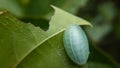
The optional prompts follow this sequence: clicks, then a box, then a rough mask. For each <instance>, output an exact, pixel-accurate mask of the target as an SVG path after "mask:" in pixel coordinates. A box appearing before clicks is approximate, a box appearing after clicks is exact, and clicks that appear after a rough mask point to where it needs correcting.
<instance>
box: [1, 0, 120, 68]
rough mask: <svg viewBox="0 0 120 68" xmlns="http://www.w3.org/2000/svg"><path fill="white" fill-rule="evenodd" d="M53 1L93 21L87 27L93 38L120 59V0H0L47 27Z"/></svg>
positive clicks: (24, 18)
mask: <svg viewBox="0 0 120 68" xmlns="http://www.w3.org/2000/svg"><path fill="white" fill-rule="evenodd" d="M51 4H52V5H55V6H57V7H59V8H61V9H63V10H65V11H67V12H69V13H72V14H74V15H76V16H78V17H80V18H84V19H86V20H88V21H89V22H91V23H92V25H93V28H89V27H84V29H85V31H86V33H87V35H88V37H89V39H90V41H92V43H93V45H95V46H97V47H99V48H100V49H102V50H103V51H104V52H106V53H108V54H109V55H111V56H112V57H113V58H114V59H115V60H116V61H117V62H118V63H120V0H44V1H42V0H0V11H2V10H7V11H8V12H10V13H12V14H13V15H14V16H15V17H17V18H18V19H19V20H21V21H24V22H26V23H32V24H33V25H35V26H37V27H40V28H42V29H43V30H47V29H48V28H49V20H50V18H51V15H52V14H53V12H52V8H50V5H51ZM91 65H92V64H91ZM96 68H97V67H96Z"/></svg>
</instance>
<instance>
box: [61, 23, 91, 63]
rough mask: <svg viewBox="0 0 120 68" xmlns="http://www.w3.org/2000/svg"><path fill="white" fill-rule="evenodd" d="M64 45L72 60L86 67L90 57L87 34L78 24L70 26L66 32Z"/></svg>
mask: <svg viewBox="0 0 120 68" xmlns="http://www.w3.org/2000/svg"><path fill="white" fill-rule="evenodd" d="M63 43H64V47H65V50H66V53H67V54H68V56H69V57H70V59H71V60H72V61H73V62H75V63H76V64H78V65H84V64H85V63H86V62H87V60H88V56H89V44H88V39H87V37H86V35H85V32H84V31H83V30H82V28H81V27H80V26H78V25H76V24H72V25H70V26H69V27H68V28H67V29H66V30H65V32H64V36H63Z"/></svg>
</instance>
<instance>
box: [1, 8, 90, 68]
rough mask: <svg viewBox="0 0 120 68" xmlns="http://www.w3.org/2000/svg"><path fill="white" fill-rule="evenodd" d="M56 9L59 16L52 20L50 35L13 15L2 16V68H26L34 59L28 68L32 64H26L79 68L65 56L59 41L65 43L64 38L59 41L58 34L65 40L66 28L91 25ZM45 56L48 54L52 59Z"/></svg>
mask: <svg viewBox="0 0 120 68" xmlns="http://www.w3.org/2000/svg"><path fill="white" fill-rule="evenodd" d="M53 7H54V6H53ZM54 9H55V14H54V16H53V17H52V18H51V21H50V27H49V30H47V31H43V30H41V29H39V28H38V27H35V26H33V25H32V24H30V23H28V24H26V23H23V22H21V21H19V20H17V19H16V18H15V17H13V16H12V15H11V14H2V15H0V54H1V55H0V67H2V68H15V67H20V66H23V67H24V64H23V62H24V61H26V60H27V59H29V57H30V58H31V57H32V56H33V58H32V59H33V60H32V59H30V61H32V64H31V62H30V61H29V62H26V64H28V63H30V65H26V64H25V65H26V66H25V68H29V66H31V65H32V66H31V67H36V68H37V67H38V68H40V67H42V65H43V67H45V66H46V67H47V66H49V65H50V64H48V65H46V63H51V64H52V63H56V66H57V67H58V66H66V67H67V68H69V67H75V66H76V65H74V64H73V65H71V63H72V62H70V60H68V57H67V56H66V55H65V52H64V50H63V49H61V48H62V46H60V45H61V44H62V40H61V41H60V40H57V39H61V38H62V37H59V35H58V34H60V36H61V32H63V31H64V30H65V28H66V27H67V26H68V25H70V24H72V23H76V24H80V25H91V24H90V23H88V22H87V21H85V20H83V19H80V18H78V17H76V16H74V15H71V14H69V13H67V12H65V11H63V10H61V9H59V8H56V7H54ZM57 35H58V36H57ZM54 36H55V37H54ZM52 37H53V38H52ZM52 39H54V40H52ZM50 41H51V42H50ZM52 43H54V44H52ZM49 45H50V46H49ZM52 46H53V47H52ZM54 46H55V47H54ZM51 47H52V48H53V49H52V48H51ZM59 47H60V48H59ZM39 48H40V50H39ZM48 48H49V49H48ZM56 48H58V49H59V50H58V51H57V49H56ZM44 50H45V51H44ZM60 50H61V51H60ZM34 52H35V53H34ZM37 52H38V53H37ZM36 53H37V54H36ZM39 53H40V54H41V55H40V54H39ZM44 53H47V54H49V55H47V54H44ZM62 53H63V54H62ZM35 55H36V56H35ZM34 56H35V57H34ZM39 56H40V57H41V58H42V59H41V58H40V57H39ZM34 59H35V60H38V63H36V62H37V61H35V60H34ZM48 60H50V61H48ZM34 61H35V62H34ZM41 61H44V62H46V63H43V62H41ZM52 61H53V62H52ZM63 62H65V63H66V64H64V65H62V64H63ZM33 63H34V64H35V63H36V66H33V65H34V64H33ZM37 64H39V65H41V66H39V65H37ZM44 65H45V66H44ZM27 66H28V67H27ZM53 66H54V64H53ZM46 67H45V68H46ZM51 67H52V65H51ZM60 68H61V67H60Z"/></svg>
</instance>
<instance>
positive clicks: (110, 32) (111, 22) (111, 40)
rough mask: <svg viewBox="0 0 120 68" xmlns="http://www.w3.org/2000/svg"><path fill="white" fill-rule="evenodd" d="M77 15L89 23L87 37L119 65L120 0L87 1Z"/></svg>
mask: <svg viewBox="0 0 120 68" xmlns="http://www.w3.org/2000/svg"><path fill="white" fill-rule="evenodd" d="M77 15H78V16H80V17H82V18H84V19H87V20H88V21H91V23H92V24H93V26H94V27H93V28H91V29H86V30H87V33H88V35H89V37H90V38H91V39H92V40H93V42H94V43H96V45H97V46H98V47H99V48H101V49H102V50H104V51H105V52H106V53H108V54H110V55H111V56H112V57H114V59H115V60H116V61H117V62H119V63H120V0H89V1H88V2H87V5H86V6H84V7H82V8H80V9H79V11H78V13H77Z"/></svg>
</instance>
